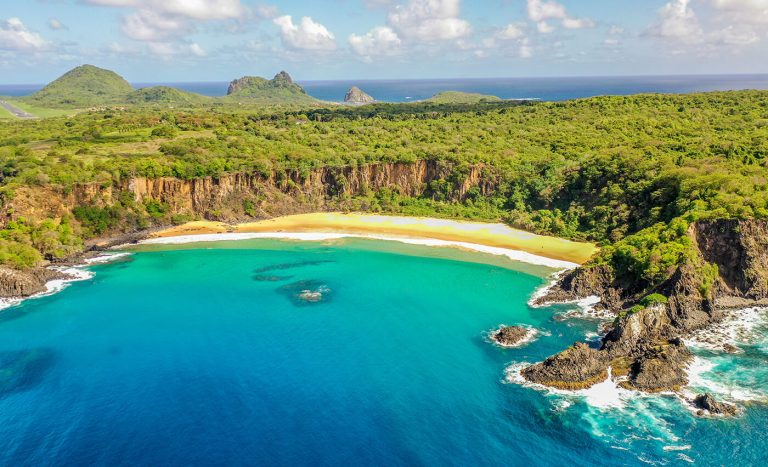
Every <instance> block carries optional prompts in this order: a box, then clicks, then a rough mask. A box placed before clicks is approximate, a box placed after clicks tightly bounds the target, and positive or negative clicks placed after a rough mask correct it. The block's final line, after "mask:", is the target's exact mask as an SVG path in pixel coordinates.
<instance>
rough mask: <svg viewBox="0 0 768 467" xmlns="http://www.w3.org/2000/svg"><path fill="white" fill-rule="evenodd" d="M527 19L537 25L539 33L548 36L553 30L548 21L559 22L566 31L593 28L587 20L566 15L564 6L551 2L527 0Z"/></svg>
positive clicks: (593, 23) (590, 21)
mask: <svg viewBox="0 0 768 467" xmlns="http://www.w3.org/2000/svg"><path fill="white" fill-rule="evenodd" d="M528 18H529V19H530V20H531V21H533V22H535V23H536V24H537V28H538V30H539V32H541V33H543V34H548V33H550V32H552V31H553V30H554V27H553V26H552V25H551V24H550V23H549V21H553V20H554V21H559V22H560V24H561V25H562V26H563V27H564V28H566V29H585V28H591V27H594V26H595V22H594V21H592V20H591V19H589V18H575V17H573V16H571V15H569V14H568V10H567V9H566V8H565V6H564V5H562V4H560V3H558V2H556V1H554V0H551V1H544V0H528Z"/></svg>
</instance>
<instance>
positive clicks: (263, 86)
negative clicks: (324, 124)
mask: <svg viewBox="0 0 768 467" xmlns="http://www.w3.org/2000/svg"><path fill="white" fill-rule="evenodd" d="M225 99H226V100H228V101H230V102H232V101H241V100H242V101H248V102H249V103H260V104H310V103H317V102H319V101H318V100H317V99H315V98H314V97H312V96H310V95H308V94H307V92H306V91H305V90H304V88H302V87H301V86H299V85H298V84H296V83H294V82H293V79H291V76H290V75H289V74H288V73H286V72H284V71H281V72H280V73H278V74H277V75H275V77H274V78H273V79H271V80H268V79H265V78H261V77H257V76H245V77H243V78H240V79H236V80H234V81H232V82H231V83H230V84H229V89H228V90H227V97H226V98H225Z"/></svg>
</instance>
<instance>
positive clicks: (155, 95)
mask: <svg viewBox="0 0 768 467" xmlns="http://www.w3.org/2000/svg"><path fill="white" fill-rule="evenodd" d="M126 101H127V102H128V103H129V104H135V105H152V104H166V105H175V106H190V105H199V104H205V103H208V102H211V101H212V99H211V98H210V97H207V96H203V95H200V94H195V93H191V92H186V91H181V90H179V89H176V88H170V87H168V86H154V87H151V88H142V89H137V90H136V91H133V92H132V93H130V94H128V96H127V97H126Z"/></svg>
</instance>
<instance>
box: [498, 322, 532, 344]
mask: <svg viewBox="0 0 768 467" xmlns="http://www.w3.org/2000/svg"><path fill="white" fill-rule="evenodd" d="M531 332H533V331H532V330H530V329H528V328H524V327H522V326H502V327H500V328H499V329H497V330H496V331H494V332H492V333H491V340H492V341H493V342H495V343H496V344H498V345H500V346H502V347H517V346H518V345H520V344H521V343H522V342H523V341H524V340H525V339H526V338H527V337H528V336H529V335H530V333H531Z"/></svg>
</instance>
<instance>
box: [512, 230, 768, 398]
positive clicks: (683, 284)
mask: <svg viewBox="0 0 768 467" xmlns="http://www.w3.org/2000/svg"><path fill="white" fill-rule="evenodd" d="M688 235H689V238H690V239H691V241H692V244H693V245H694V246H695V247H696V250H695V251H697V256H695V257H691V258H688V260H687V261H686V262H685V263H683V264H681V265H680V266H679V267H678V268H677V270H675V271H674V273H672V274H671V276H670V278H669V279H668V280H667V281H666V282H664V283H663V284H661V285H659V286H656V287H654V288H648V287H647V285H645V284H642V283H637V282H634V281H632V280H630V279H627V278H620V277H616V275H615V274H614V273H613V271H612V270H611V268H610V266H607V265H594V266H587V267H583V268H579V269H576V270H574V271H571V272H569V273H568V274H566V275H565V276H564V277H562V278H561V279H560V280H559V281H558V283H557V284H556V285H555V286H554V287H552V289H551V290H550V291H549V293H548V294H547V295H546V296H544V297H542V298H541V299H540V300H539V303H542V302H551V301H558V302H561V301H569V300H577V299H582V298H586V297H589V296H593V295H596V296H598V297H600V298H601V301H602V306H604V307H606V308H607V309H609V310H611V311H613V312H615V313H616V314H617V317H616V320H615V321H614V323H613V326H612V327H611V328H610V329H609V330H608V332H607V333H606V335H605V337H604V338H603V342H602V346H601V348H600V350H599V351H593V352H587V351H586V350H580V351H579V352H577V353H576V355H581V356H582V358H578V359H576V358H574V350H573V348H571V349H567V350H566V351H564V352H563V353H562V354H560V355H557V356H555V357H551V358H550V359H548V360H546V361H545V362H543V363H540V364H537V365H533V366H532V367H530V368H531V369H530V370H524V371H523V375H524V376H525V377H527V378H528V379H529V380H530V381H533V382H538V383H542V384H549V385H551V386H554V387H562V386H563V385H566V386H574V387H578V386H584V385H588V384H594V382H595V378H594V375H595V374H596V372H597V371H598V364H603V365H605V366H606V367H608V366H613V365H618V366H619V367H621V371H618V372H616V371H614V375H616V374H618V375H621V377H626V379H625V380H623V381H622V382H621V384H622V385H623V386H625V387H628V388H631V389H637V390H641V391H646V392H659V391H676V390H678V389H680V388H681V387H682V386H684V385H686V384H687V376H686V371H687V367H688V365H689V364H690V362H691V359H692V355H691V353H690V351H688V349H687V348H686V347H685V345H684V344H683V343H682V342H681V341H680V337H681V336H685V335H688V334H689V333H691V332H694V331H697V330H701V329H704V328H706V327H707V326H710V325H712V324H713V323H716V322H718V321H719V320H721V319H722V318H723V316H724V311H723V310H724V308H728V307H732V306H737V307H746V306H748V305H752V306H754V305H760V304H765V303H766V302H768V222H767V221H761V220H707V221H699V222H695V223H693V224H692V225H691V227H690V229H689V232H688ZM710 282H712V283H711V284H710ZM651 293H658V294H661V295H663V296H665V297H667V298H668V302H667V303H664V304H661V303H658V304H654V305H650V306H647V307H645V308H643V307H642V306H634V307H633V305H636V304H637V303H638V302H639V299H640V298H642V297H644V296H647V295H648V294H651ZM598 354H599V355H598ZM587 356H588V357H589V358H586V357H587ZM557 365H560V366H562V367H563V368H562V370H561V372H558V371H555V370H554V369H553V366H557ZM568 365H574V366H578V367H580V368H571V369H569V368H567V366H568ZM545 369H547V371H546V372H545ZM542 375H543V376H542ZM560 378H563V379H560Z"/></svg>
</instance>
